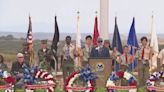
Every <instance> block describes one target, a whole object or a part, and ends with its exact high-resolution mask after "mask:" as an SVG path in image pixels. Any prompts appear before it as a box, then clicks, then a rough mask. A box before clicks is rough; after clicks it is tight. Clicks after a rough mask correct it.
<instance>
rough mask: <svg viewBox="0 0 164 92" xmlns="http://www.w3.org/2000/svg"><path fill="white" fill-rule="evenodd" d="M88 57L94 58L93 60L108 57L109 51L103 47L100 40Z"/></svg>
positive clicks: (100, 39) (99, 39)
mask: <svg viewBox="0 0 164 92" xmlns="http://www.w3.org/2000/svg"><path fill="white" fill-rule="evenodd" d="M90 57H94V58H104V57H105V58H107V57H110V54H109V49H108V48H107V47H105V46H104V45H103V39H102V38H98V39H97V46H96V47H93V48H92V50H91V54H90Z"/></svg>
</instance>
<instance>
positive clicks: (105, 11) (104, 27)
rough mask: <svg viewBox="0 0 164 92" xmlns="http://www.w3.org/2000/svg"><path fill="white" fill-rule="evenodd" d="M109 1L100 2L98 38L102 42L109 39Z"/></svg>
mask: <svg viewBox="0 0 164 92" xmlns="http://www.w3.org/2000/svg"><path fill="white" fill-rule="evenodd" d="M108 17H109V0H100V31H99V33H100V37H101V38H103V40H108V39H109V23H108Z"/></svg>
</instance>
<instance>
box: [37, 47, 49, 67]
mask: <svg viewBox="0 0 164 92" xmlns="http://www.w3.org/2000/svg"><path fill="white" fill-rule="evenodd" d="M38 57H39V66H40V68H41V69H45V70H47V69H48V70H49V68H50V61H49V60H48V59H49V57H50V49H48V48H46V49H45V50H43V49H40V50H39V51H38Z"/></svg>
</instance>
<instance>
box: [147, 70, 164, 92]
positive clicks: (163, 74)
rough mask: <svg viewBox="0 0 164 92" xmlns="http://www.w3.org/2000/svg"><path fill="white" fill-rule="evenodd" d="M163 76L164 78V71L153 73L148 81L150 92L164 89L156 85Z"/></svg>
mask: <svg viewBox="0 0 164 92" xmlns="http://www.w3.org/2000/svg"><path fill="white" fill-rule="evenodd" d="M163 78H164V72H162V71H160V72H154V73H152V74H151V75H150V77H149V79H148V80H147V82H146V84H147V91H148V92H156V91H164V88H162V87H156V86H155V82H156V81H157V80H159V79H163Z"/></svg>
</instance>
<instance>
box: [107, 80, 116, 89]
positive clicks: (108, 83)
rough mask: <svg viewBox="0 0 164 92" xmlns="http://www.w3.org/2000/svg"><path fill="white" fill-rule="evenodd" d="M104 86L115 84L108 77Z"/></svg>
mask: <svg viewBox="0 0 164 92" xmlns="http://www.w3.org/2000/svg"><path fill="white" fill-rule="evenodd" d="M106 86H107V87H108V86H115V84H114V82H113V81H111V80H110V79H109V80H108V81H107V84H106Z"/></svg>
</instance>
